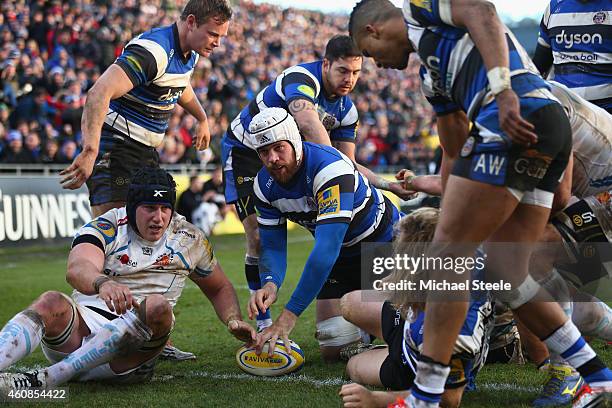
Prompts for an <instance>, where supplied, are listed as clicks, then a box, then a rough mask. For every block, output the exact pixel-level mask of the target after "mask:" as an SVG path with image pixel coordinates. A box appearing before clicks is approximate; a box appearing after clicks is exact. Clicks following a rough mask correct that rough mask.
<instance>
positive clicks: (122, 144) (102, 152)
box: [87, 128, 159, 206]
mask: <svg viewBox="0 0 612 408" xmlns="http://www.w3.org/2000/svg"><path fill="white" fill-rule="evenodd" d="M146 166H148V167H159V154H158V153H157V150H155V148H154V147H151V146H146V145H144V144H142V143H139V142H137V141H135V140H133V139H130V138H129V137H125V136H122V135H118V134H115V133H112V132H111V131H110V130H108V129H106V128H102V135H101V137H100V149H99V151H98V157H96V163H95V164H94V168H93V172H92V173H91V176H90V177H89V179H87V189H88V190H89V203H90V205H92V206H93V205H100V204H104V203H108V202H111V201H126V200H127V193H128V186H129V184H130V177H131V175H132V172H133V171H134V170H136V169H139V168H141V167H146Z"/></svg>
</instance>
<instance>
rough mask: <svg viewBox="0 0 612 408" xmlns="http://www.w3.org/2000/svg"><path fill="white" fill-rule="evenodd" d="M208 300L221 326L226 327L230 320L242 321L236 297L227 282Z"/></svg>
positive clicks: (232, 288)
mask: <svg viewBox="0 0 612 408" xmlns="http://www.w3.org/2000/svg"><path fill="white" fill-rule="evenodd" d="M209 299H210V302H211V303H212V305H213V307H214V308H215V313H217V316H218V317H219V320H221V321H222V322H223V324H225V325H227V323H228V322H229V321H230V320H242V313H241V312H240V304H239V303H238V296H236V291H235V290H234V287H233V286H232V284H231V283H230V282H229V281H227V283H226V284H225V285H223V286H222V287H221V288H220V289H219V290H218V291H217V292H216V293H215V294H214V295H213V296H211V297H210V298H209Z"/></svg>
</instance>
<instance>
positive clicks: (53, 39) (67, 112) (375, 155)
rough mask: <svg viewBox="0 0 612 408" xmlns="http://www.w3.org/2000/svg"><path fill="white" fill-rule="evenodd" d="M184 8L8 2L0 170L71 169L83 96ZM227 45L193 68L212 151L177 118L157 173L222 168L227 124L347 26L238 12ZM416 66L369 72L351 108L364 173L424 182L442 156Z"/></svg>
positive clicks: (128, 1)
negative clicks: (371, 170) (402, 171)
mask: <svg viewBox="0 0 612 408" xmlns="http://www.w3.org/2000/svg"><path fill="white" fill-rule="evenodd" d="M183 4H184V1H180V0H179V1H176V2H174V1H173V2H170V1H167V0H148V1H146V2H144V1H137V0H120V1H119V0H111V1H102V0H81V1H51V2H49V1H45V0H36V1H27V2H26V1H23V0H16V1H4V2H3V3H1V6H0V7H1V8H0V12H1V13H0V163H17V164H21V163H70V162H71V161H72V160H73V158H74V156H75V155H76V154H78V152H79V146H80V139H81V129H80V121H81V114H82V110H83V105H84V102H85V95H86V92H87V90H88V89H89V88H90V87H91V85H92V84H93V83H94V82H95V80H96V79H97V78H98V77H99V75H100V74H101V72H103V71H104V70H105V69H106V67H108V66H109V65H110V64H112V63H113V61H114V60H115V58H116V57H117V56H118V55H119V54H120V53H121V50H122V49H123V47H124V46H125V44H126V43H127V42H128V41H129V40H130V39H131V38H132V37H134V36H135V35H137V34H139V33H141V32H144V31H146V30H149V29H151V28H153V27H156V26H160V25H167V24H172V22H174V21H175V20H176V19H177V18H178V15H179V13H180V10H181V9H182V7H183ZM234 10H235V16H234V19H233V22H232V23H231V25H230V32H229V36H228V38H227V39H224V40H223V42H222V45H221V47H219V48H217V49H216V50H215V51H214V52H213V54H212V55H211V57H210V59H206V58H201V59H200V62H199V64H198V67H197V69H196V70H195V73H194V76H193V81H192V84H193V87H194V90H195V92H196V94H197V95H198V97H199V98H200V101H201V102H202V104H203V106H204V107H205V109H206V111H207V113H208V117H209V121H210V128H211V133H212V135H213V144H212V149H208V150H207V151H205V152H198V151H196V150H195V148H194V147H193V144H192V134H193V133H194V127H195V125H196V123H195V120H194V118H193V117H191V116H190V115H188V114H186V113H185V112H184V111H183V110H182V109H181V108H180V106H177V108H176V109H175V111H174V114H173V116H172V118H171V120H170V126H169V128H168V131H167V135H166V137H165V138H164V142H163V143H162V145H161V146H160V147H159V153H160V158H161V161H162V162H163V163H170V164H174V163H199V164H201V165H205V164H207V163H210V162H218V160H219V141H220V139H221V137H222V135H223V133H224V131H225V129H226V127H227V125H228V123H229V121H231V119H232V118H233V117H234V116H235V115H236V114H237V113H238V112H239V111H240V110H241V108H242V107H243V106H245V105H246V104H247V102H248V101H249V100H250V99H251V98H253V97H254V96H255V95H256V94H257V92H258V91H259V90H260V89H261V88H262V87H264V86H265V85H266V84H268V83H269V82H270V81H271V80H272V79H274V77H275V76H276V75H278V74H279V73H280V72H281V71H282V70H283V69H285V68H287V67H289V66H291V65H295V64H297V63H301V62H308V61H312V60H315V59H319V58H321V57H322V54H323V51H324V49H325V45H326V43H327V40H328V39H329V38H330V37H331V36H333V35H334V34H338V33H342V32H345V31H346V27H347V17H346V16H339V15H324V14H321V13H318V12H311V11H303V10H295V9H285V10H282V9H280V8H278V7H276V6H270V5H265V4H258V5H255V4H253V3H251V2H247V1H242V2H239V3H238V4H237V5H236V6H235V7H234ZM417 64H418V63H417V62H416V61H414V60H413V61H411V63H410V66H409V68H408V69H407V70H405V71H401V72H400V71H393V70H379V69H377V68H376V67H375V66H374V65H373V63H372V62H371V61H365V62H364V66H363V70H362V74H361V77H360V79H359V82H358V84H357V87H356V89H355V91H354V92H353V94H352V95H351V97H352V98H353V101H354V102H355V104H356V105H357V108H358V110H359V113H360V117H361V122H360V127H359V134H358V141H357V159H358V161H360V162H361V163H363V164H367V165H369V166H372V167H374V166H381V167H384V166H401V167H407V168H412V169H415V170H417V171H419V172H427V171H428V169H431V168H432V165H431V163H432V161H433V160H435V159H434V152H435V150H436V147H437V145H438V141H437V135H436V128H435V123H434V122H433V121H432V119H433V114H432V111H431V109H430V108H429V107H428V105H427V102H426V101H425V99H424V97H423V96H422V94H421V92H420V90H419V79H418V73H417Z"/></svg>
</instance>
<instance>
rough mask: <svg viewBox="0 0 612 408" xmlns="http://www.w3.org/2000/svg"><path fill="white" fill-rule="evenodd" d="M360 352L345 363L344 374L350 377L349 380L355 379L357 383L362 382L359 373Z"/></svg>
mask: <svg viewBox="0 0 612 408" xmlns="http://www.w3.org/2000/svg"><path fill="white" fill-rule="evenodd" d="M360 356H361V355H360V354H358V355H356V356H353V357H351V359H350V360H349V361H348V363H347V364H346V375H347V376H348V377H349V378H350V379H351V381H355V382H356V383H359V384H364V381H363V378H362V375H361V368H362V367H361V358H360Z"/></svg>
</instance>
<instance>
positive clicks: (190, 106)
mask: <svg viewBox="0 0 612 408" xmlns="http://www.w3.org/2000/svg"><path fill="white" fill-rule="evenodd" d="M178 104H179V105H180V106H181V107H182V108H183V109H185V110H186V111H187V112H188V113H189V114H190V115H191V116H193V117H194V118H196V119H197V120H198V122H207V121H208V117H207V116H206V111H205V110H204V108H203V107H202V104H200V101H199V100H198V97H197V96H196V94H195V92H194V91H193V88H191V86H188V87H187V88H185V90H184V91H183V94H182V95H181V97H180V98H179V100H178Z"/></svg>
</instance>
